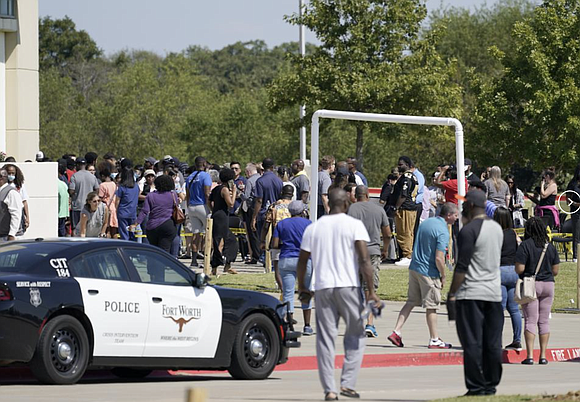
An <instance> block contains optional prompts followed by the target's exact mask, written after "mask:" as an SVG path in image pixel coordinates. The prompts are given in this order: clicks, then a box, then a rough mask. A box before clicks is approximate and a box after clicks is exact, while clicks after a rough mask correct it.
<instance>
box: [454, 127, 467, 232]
mask: <svg viewBox="0 0 580 402" xmlns="http://www.w3.org/2000/svg"><path fill="white" fill-rule="evenodd" d="M453 123H454V126H455V158H456V159H457V160H456V161H455V162H456V163H457V194H459V195H460V196H463V197H465V194H466V192H467V189H466V188H465V155H464V153H463V152H464V151H463V126H462V124H461V123H460V122H459V120H456V121H454V122H453ZM457 206H458V209H459V229H461V227H462V226H463V222H462V221H461V211H462V210H463V201H461V200H459V202H458V205H457Z"/></svg>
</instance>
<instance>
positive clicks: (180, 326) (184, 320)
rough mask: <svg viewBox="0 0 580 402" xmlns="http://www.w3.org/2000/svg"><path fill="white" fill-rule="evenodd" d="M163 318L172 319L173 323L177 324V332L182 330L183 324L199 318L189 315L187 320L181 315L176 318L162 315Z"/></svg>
mask: <svg viewBox="0 0 580 402" xmlns="http://www.w3.org/2000/svg"><path fill="white" fill-rule="evenodd" d="M163 318H171V319H172V320H173V322H174V323H176V324H177V325H179V332H182V331H183V326H184V325H185V324H187V323H188V322H190V321H191V320H198V319H199V318H196V317H191V318H190V319H189V320H186V319H185V318H183V317H179V318H178V319H177V320H176V319H175V318H173V317H163Z"/></svg>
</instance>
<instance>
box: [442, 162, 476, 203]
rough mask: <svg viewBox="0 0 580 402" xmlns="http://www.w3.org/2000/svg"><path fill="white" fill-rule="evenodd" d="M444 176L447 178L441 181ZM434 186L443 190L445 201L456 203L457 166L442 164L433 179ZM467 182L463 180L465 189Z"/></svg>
mask: <svg viewBox="0 0 580 402" xmlns="http://www.w3.org/2000/svg"><path fill="white" fill-rule="evenodd" d="M444 177H448V180H446V181H443V178H444ZM434 184H435V186H436V187H439V188H442V189H443V191H444V192H445V202H452V203H454V204H457V198H455V196H456V195H457V192H458V190H457V168H456V167H455V166H451V167H450V166H447V165H446V166H443V167H442V168H441V174H440V175H439V176H437V179H436V180H435V183H434ZM467 187H468V184H467V180H465V188H466V189H467Z"/></svg>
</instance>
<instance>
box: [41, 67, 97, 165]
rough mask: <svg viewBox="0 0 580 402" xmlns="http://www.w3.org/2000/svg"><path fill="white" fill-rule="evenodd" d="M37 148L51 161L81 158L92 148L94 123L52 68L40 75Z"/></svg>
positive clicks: (69, 82)
mask: <svg viewBox="0 0 580 402" xmlns="http://www.w3.org/2000/svg"><path fill="white" fill-rule="evenodd" d="M39 87H40V148H41V149H42V150H43V151H44V152H45V153H46V154H47V155H50V156H52V157H55V158H56V157H60V155H63V154H65V153H70V152H75V153H77V155H79V154H84V153H85V152H86V151H87V150H89V149H94V148H93V147H94V146H96V145H97V144H96V138H95V136H94V135H92V134H93V133H94V131H95V119H94V115H92V114H91V113H90V112H89V110H88V109H87V107H86V104H85V102H84V98H83V97H82V95H80V94H79V92H78V91H77V90H76V88H75V87H74V85H73V83H72V80H71V79H70V78H69V77H63V76H62V75H61V74H60V72H59V71H58V70H57V69H56V68H50V69H47V70H44V71H42V72H41V73H40V80H39Z"/></svg>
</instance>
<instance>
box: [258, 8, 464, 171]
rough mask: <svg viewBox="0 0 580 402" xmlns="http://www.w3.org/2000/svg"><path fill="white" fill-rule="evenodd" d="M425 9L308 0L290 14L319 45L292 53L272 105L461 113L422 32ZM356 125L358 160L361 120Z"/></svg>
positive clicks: (447, 70)
mask: <svg viewBox="0 0 580 402" xmlns="http://www.w3.org/2000/svg"><path fill="white" fill-rule="evenodd" d="M425 16H426V9H425V6H424V5H423V2H421V1H419V0H388V1H387V0H370V1H369V0H312V1H310V2H309V5H308V6H307V7H306V8H305V10H304V14H303V16H302V18H300V17H298V16H297V15H293V16H291V17H288V21H289V22H290V23H292V24H300V23H302V24H304V25H305V26H306V27H307V28H308V29H310V30H311V31H313V32H314V33H315V34H316V36H317V38H318V39H319V40H320V41H321V45H320V46H319V47H318V48H317V49H316V50H315V51H314V52H313V53H312V54H311V55H307V56H306V57H304V58H302V57H300V56H293V57H292V58H291V62H292V68H291V69H290V70H288V71H287V72H286V73H285V74H283V75H281V76H279V77H278V78H277V79H276V80H275V81H274V83H273V84H272V86H271V87H270V89H269V92H270V107H271V108H272V110H280V109H282V108H284V107H287V106H290V105H298V104H301V103H303V104H306V105H307V107H308V111H309V113H310V114H309V115H308V117H309V116H310V115H311V114H312V113H313V112H314V111H315V110H317V109H321V108H324V109H334V110H349V111H358V112H377V113H397V114H415V115H444V116H453V117H459V116H460V114H461V107H460V102H459V94H460V92H459V88H458V87H457V86H456V85H454V84H452V83H451V80H450V77H451V74H452V72H453V66H451V65H449V64H447V63H445V62H444V61H443V60H442V59H441V58H440V57H439V55H438V54H437V52H436V51H435V43H436V40H437V33H436V32H431V33H430V34H429V35H426V36H425V37H420V28H421V23H422V21H423V20H424V18H425ZM355 126H356V128H357V142H356V148H357V149H356V154H357V155H356V156H357V158H358V160H359V164H362V159H363V147H364V142H363V130H364V127H365V125H363V124H361V123H355ZM408 132H411V133H412V132H413V131H412V130H410V131H408ZM410 136H411V137H413V136H412V135H410ZM409 139H410V140H411V141H410V142H412V141H414V140H416V139H414V138H413V139H411V138H409ZM351 153H352V152H351ZM361 170H362V169H361Z"/></svg>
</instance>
